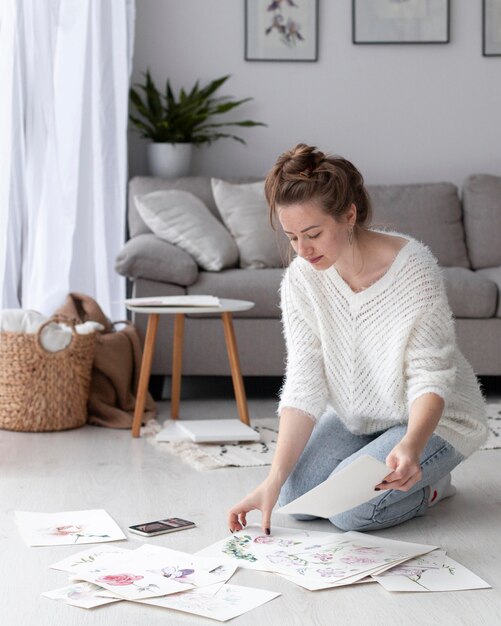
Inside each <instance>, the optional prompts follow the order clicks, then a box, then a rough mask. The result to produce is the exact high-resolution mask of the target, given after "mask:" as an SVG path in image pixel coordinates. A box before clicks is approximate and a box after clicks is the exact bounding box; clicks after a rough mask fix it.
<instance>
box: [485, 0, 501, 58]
mask: <svg viewBox="0 0 501 626" xmlns="http://www.w3.org/2000/svg"><path fill="white" fill-rule="evenodd" d="M482 55H483V56H484V57H499V56H501V0H482Z"/></svg>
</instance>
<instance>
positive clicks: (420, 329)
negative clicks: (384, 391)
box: [405, 297, 456, 409]
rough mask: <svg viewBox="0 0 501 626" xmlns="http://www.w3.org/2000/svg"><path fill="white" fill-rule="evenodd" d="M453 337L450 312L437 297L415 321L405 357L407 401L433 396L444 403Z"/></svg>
mask: <svg viewBox="0 0 501 626" xmlns="http://www.w3.org/2000/svg"><path fill="white" fill-rule="evenodd" d="M455 345H456V344H455V336H454V322H453V319H452V313H451V311H450V308H449V305H448V303H447V300H446V299H445V297H443V298H440V300H439V301H438V302H436V303H435V304H433V305H432V306H431V308H430V309H428V310H427V311H425V312H424V313H423V314H422V315H421V317H420V318H419V320H418V321H417V322H416V324H415V326H414V328H413V330H412V333H411V336H410V339H409V342H408V345H407V351H406V355H405V373H406V380H407V402H408V407H409V409H410V406H411V404H412V403H413V402H414V400H416V399H417V398H419V396H422V395H424V394H425V393H436V394H437V395H439V396H440V397H441V398H443V399H444V401H445V402H447V398H448V396H449V393H450V390H451V389H452V387H453V385H454V381H455V377H456V367H455V359H454V353H455Z"/></svg>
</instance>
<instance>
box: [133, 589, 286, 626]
mask: <svg viewBox="0 0 501 626" xmlns="http://www.w3.org/2000/svg"><path fill="white" fill-rule="evenodd" d="M279 595H280V594H279V593H276V592H274V591H267V590H265V589H253V588H251V587H242V586H240V585H223V586H222V587H221V589H220V590H219V591H218V592H217V593H216V594H214V593H212V590H211V589H210V588H209V587H202V588H201V589H194V590H193V591H187V592H186V593H178V594H176V595H173V596H166V597H165V598H154V599H152V600H143V601H141V602H140V604H152V605H154V606H160V607H163V608H166V609H175V610H177V611H184V612H186V613H192V614H193V615H200V616H202V617H209V618H211V619H215V620H218V621H220V622H226V621H227V620H230V619H233V618H234V617H238V615H242V614H243V613H246V612H247V611H251V610H252V609H255V608H256V607H258V606H260V605H261V604H265V603H266V602H269V601H270V600H273V599H274V598H276V597H278V596H279Z"/></svg>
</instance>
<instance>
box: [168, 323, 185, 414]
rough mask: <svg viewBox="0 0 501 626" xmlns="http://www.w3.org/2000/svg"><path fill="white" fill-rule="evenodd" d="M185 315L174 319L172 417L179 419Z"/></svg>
mask: <svg viewBox="0 0 501 626" xmlns="http://www.w3.org/2000/svg"><path fill="white" fill-rule="evenodd" d="M184 317H185V316H184V313H178V314H177V315H176V317H175V319H174V346H173V350H172V381H171V392H170V416H171V418H172V419H173V420H177V419H178V417H179V403H180V401H181V369H182V366H183V337H184Z"/></svg>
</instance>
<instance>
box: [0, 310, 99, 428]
mask: <svg viewBox="0 0 501 626" xmlns="http://www.w3.org/2000/svg"><path fill="white" fill-rule="evenodd" d="M53 322H64V323H65V324H68V325H69V326H71V329H72V339H71V343H70V344H69V346H67V347H66V348H65V349H64V350H60V351H59V352H47V351H46V350H45V349H44V348H43V346H42V344H41V343H40V336H41V333H42V331H43V329H44V328H45V327H46V326H47V325H48V324H51V323H53ZM95 343H96V333H90V334H88V335H78V334H77V332H76V331H75V324H74V322H73V321H71V320H68V319H66V318H63V317H61V316H54V317H52V318H51V319H49V320H47V321H46V322H45V323H44V324H42V325H41V326H40V328H39V329H38V332H37V333H36V334H29V333H13V332H4V333H0V428H3V429H6V430H18V431H25V432H42V431H49V430H67V429H69V428H77V427H79V426H83V425H84V424H85V422H86V421H87V400H88V396H89V387H90V380H91V372H92V362H93V359H94V349H95Z"/></svg>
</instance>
